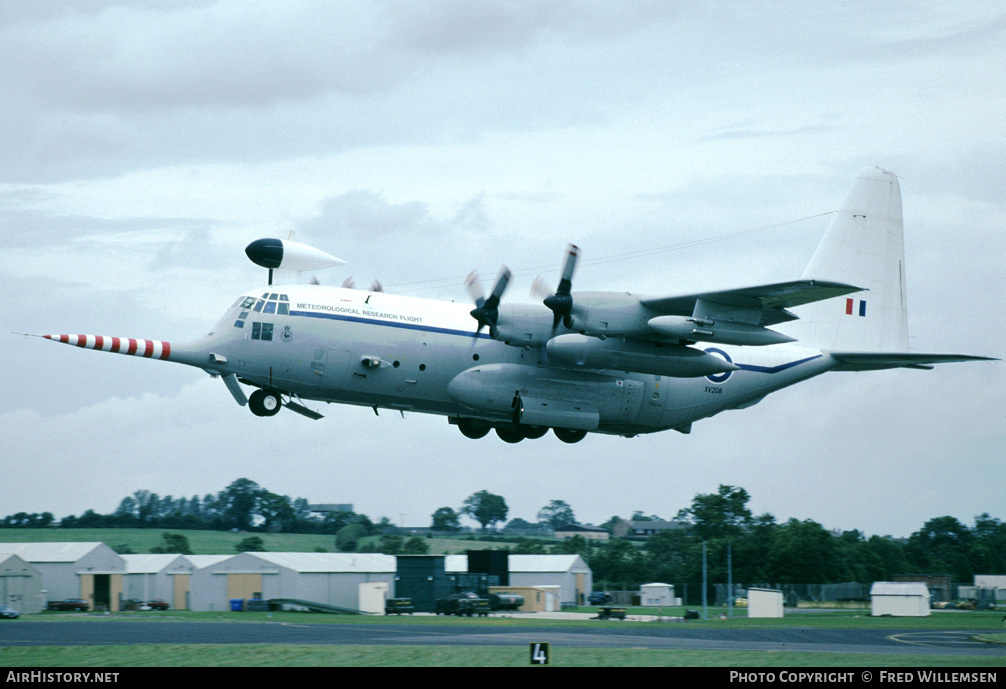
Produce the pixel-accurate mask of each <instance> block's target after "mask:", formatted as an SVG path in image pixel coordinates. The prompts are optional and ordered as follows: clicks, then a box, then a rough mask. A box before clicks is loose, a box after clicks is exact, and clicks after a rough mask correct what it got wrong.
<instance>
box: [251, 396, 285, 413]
mask: <svg viewBox="0 0 1006 689" xmlns="http://www.w3.org/2000/svg"><path fill="white" fill-rule="evenodd" d="M248 408H249V409H251V411H252V414H254V415H255V416H275V415H276V414H277V413H278V412H279V410H280V409H282V408H283V400H282V398H281V397H280V394H279V392H277V391H276V390H256V391H255V392H253V393H252V394H251V395H250V396H249V397H248Z"/></svg>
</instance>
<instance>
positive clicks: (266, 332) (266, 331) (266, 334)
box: [262, 323, 272, 340]
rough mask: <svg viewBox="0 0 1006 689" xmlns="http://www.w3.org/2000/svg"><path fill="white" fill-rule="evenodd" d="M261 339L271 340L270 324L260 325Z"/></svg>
mask: <svg viewBox="0 0 1006 689" xmlns="http://www.w3.org/2000/svg"><path fill="white" fill-rule="evenodd" d="M262 339H263V340H272V323H263V324H262Z"/></svg>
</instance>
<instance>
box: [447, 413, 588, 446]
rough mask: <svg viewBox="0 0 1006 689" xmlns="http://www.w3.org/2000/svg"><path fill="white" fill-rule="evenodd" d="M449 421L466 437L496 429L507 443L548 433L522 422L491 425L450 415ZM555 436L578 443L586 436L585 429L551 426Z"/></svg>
mask: <svg viewBox="0 0 1006 689" xmlns="http://www.w3.org/2000/svg"><path fill="white" fill-rule="evenodd" d="M448 420H449V422H450V423H452V424H454V425H455V426H457V427H458V430H459V431H461V434H462V435H464V436H465V437H466V438H472V439H473V440H478V439H479V438H484V437H485V436H486V435H488V434H489V431H491V430H494V429H495V431H496V435H497V436H499V438H500V440H502V441H503V442H507V443H519V442H520V441H522V440H524V439H528V440H535V439H537V438H540V437H542V436H543V435H545V434H546V433H548V430H549V429H548V427H546V426H525V425H522V424H505V425H496V426H494V425H491V424H489V423H485V422H482V421H479V420H476V419H467V418H463V417H451V418H450V419H448ZM552 432H553V433H554V434H555V437H556V438H558V439H559V440H561V441H562V442H564V443H578V442H580V441H581V440H583V439H584V438H585V437H586V436H587V431H581V430H575V429H572V428H553V429H552Z"/></svg>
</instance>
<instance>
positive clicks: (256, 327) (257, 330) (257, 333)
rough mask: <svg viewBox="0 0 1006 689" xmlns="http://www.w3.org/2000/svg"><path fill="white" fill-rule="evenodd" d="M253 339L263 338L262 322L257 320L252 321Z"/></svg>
mask: <svg viewBox="0 0 1006 689" xmlns="http://www.w3.org/2000/svg"><path fill="white" fill-rule="evenodd" d="M252 339H253V340H261V339H262V324H261V323H258V322H255V323H252Z"/></svg>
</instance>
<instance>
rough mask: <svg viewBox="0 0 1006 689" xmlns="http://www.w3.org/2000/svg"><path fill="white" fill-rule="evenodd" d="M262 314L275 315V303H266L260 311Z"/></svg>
mask: <svg viewBox="0 0 1006 689" xmlns="http://www.w3.org/2000/svg"><path fill="white" fill-rule="evenodd" d="M262 313H276V302H274V301H267V302H266V303H265V308H264V309H262Z"/></svg>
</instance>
